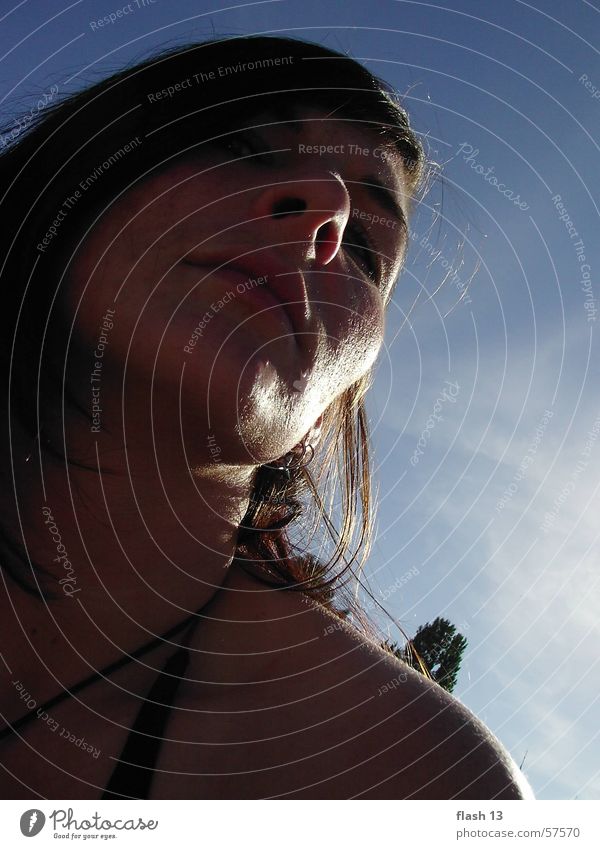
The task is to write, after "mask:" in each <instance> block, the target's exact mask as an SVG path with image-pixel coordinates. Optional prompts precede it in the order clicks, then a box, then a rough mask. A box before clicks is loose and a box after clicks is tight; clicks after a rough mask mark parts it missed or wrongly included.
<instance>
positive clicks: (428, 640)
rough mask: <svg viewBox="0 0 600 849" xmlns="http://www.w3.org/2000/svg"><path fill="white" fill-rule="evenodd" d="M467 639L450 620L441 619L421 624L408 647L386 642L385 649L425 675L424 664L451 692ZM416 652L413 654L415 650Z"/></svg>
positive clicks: (434, 678) (438, 681)
mask: <svg viewBox="0 0 600 849" xmlns="http://www.w3.org/2000/svg"><path fill="white" fill-rule="evenodd" d="M466 647H467V640H466V638H465V637H464V636H463V635H462V634H460V633H457V631H456V625H453V624H452V622H450V620H449V619H444V618H443V617H441V616H438V617H437V618H436V619H434V620H433V622H427V623H426V624H425V625H420V626H419V628H418V629H417V633H416V634H415V636H414V637H413V639H412V640H410V642H409V643H408V644H407V645H406V647H405V648H403V649H401V648H399V647H398V646H397V645H396V643H387V642H386V643H384V648H386V649H387V650H388V651H391V652H392V653H393V654H395V655H396V657H398V658H400V660H403V661H404V662H405V663H407V664H408V665H409V666H412V668H413V669H416V670H417V672H420V673H421V674H424V670H423V667H422V665H421V663H420V662H419V659H421V661H422V663H423V664H424V665H425V666H426V668H427V669H428V670H429V674H430V675H431V677H432V678H433V680H434V681H435V682H436V683H438V684H439V685H440V686H441V687H443V688H444V689H445V690H447V691H448V692H449V693H451V692H452V691H453V690H454V687H455V686H456V680H457V678H458V672H459V670H460V664H461V661H462V656H463V652H464V650H465V649H466ZM413 649H414V651H413Z"/></svg>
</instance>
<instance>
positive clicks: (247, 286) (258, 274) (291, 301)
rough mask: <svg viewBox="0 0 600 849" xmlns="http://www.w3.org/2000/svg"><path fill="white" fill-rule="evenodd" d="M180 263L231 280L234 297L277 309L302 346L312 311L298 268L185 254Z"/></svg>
mask: <svg viewBox="0 0 600 849" xmlns="http://www.w3.org/2000/svg"><path fill="white" fill-rule="evenodd" d="M183 264H184V265H191V266H193V267H195V268H202V269H204V270H205V271H206V272H207V276H209V274H210V273H211V272H212V273H219V274H224V275H225V276H228V277H229V278H230V279H231V281H232V282H233V283H235V296H236V298H243V299H248V300H251V301H253V302H254V303H255V304H256V305H257V306H262V308H263V309H264V310H265V311H266V310H273V309H277V311H278V312H279V311H281V312H282V313H283V314H284V315H285V318H286V323H287V324H288V326H289V332H290V333H291V334H292V335H293V336H294V339H295V342H296V344H297V345H298V347H303V342H304V341H307V340H308V339H309V338H310V335H311V334H310V332H309V326H310V323H311V318H312V311H311V307H310V303H309V300H308V295H307V291H306V283H305V281H304V276H303V274H302V272H301V271H299V270H298V269H294V268H292V267H290V266H288V265H285V264H284V263H280V262H277V261H275V260H273V259H271V258H265V259H264V260H258V259H253V260H250V259H246V258H244V259H240V260H227V259H223V258H222V257H219V258H214V259H209V258H206V257H202V258H201V259H200V258H198V260H194V258H193V257H189V258H188V259H186V260H184V261H183Z"/></svg>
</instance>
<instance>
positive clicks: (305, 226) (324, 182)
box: [252, 171, 350, 265]
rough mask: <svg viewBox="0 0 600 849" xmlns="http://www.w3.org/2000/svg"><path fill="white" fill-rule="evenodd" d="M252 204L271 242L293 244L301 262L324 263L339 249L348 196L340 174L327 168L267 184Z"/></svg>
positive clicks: (346, 219) (344, 225)
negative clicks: (324, 170)
mask: <svg viewBox="0 0 600 849" xmlns="http://www.w3.org/2000/svg"><path fill="white" fill-rule="evenodd" d="M253 207H254V208H253V210H252V212H253V215H255V216H256V218H258V219H260V222H261V225H264V227H265V228H266V230H267V231H268V232H265V236H267V237H271V236H272V238H271V239H270V242H271V244H281V243H284V244H288V245H289V246H290V247H292V246H296V247H297V248H301V250H302V258H301V259H302V260H303V261H307V262H314V263H315V264H316V265H327V263H329V262H331V261H332V260H333V259H334V258H335V256H336V255H337V253H338V251H339V250H340V245H341V243H342V238H343V234H344V230H345V228H346V224H347V222H348V218H349V216H350V196H349V194H348V190H347V188H346V185H345V184H344V181H343V180H342V178H341V177H340V176H339V174H337V173H335V172H334V171H327V172H326V173H324V172H320V173H318V174H316V173H313V174H311V175H303V177H302V178H301V179H295V180H289V181H282V182H278V183H277V184H275V185H272V186H266V187H264V188H263V189H261V190H260V191H259V193H258V195H257V197H256V200H255V202H254V204H253Z"/></svg>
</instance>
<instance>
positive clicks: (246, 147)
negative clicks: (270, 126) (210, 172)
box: [219, 130, 271, 159]
mask: <svg viewBox="0 0 600 849" xmlns="http://www.w3.org/2000/svg"><path fill="white" fill-rule="evenodd" d="M219 141H220V145H221V147H223V148H224V149H225V150H228V151H230V152H231V153H233V154H234V156H235V157H236V158H238V159H258V158H259V157H267V156H268V155H269V154H270V153H271V149H270V148H269V147H268V145H267V144H266V143H265V142H264V141H263V140H262V139H261V138H260V136H259V135H258V134H257V133H254V132H252V131H251V130H243V131H241V132H238V133H234V134H233V135H229V136H227V137H226V138H224V139H221V140H219Z"/></svg>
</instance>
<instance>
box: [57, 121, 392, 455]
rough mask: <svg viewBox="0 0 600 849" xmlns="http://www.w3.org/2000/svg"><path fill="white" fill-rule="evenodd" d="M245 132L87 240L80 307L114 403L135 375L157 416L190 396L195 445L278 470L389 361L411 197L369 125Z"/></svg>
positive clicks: (73, 278) (77, 273) (78, 275)
mask: <svg viewBox="0 0 600 849" xmlns="http://www.w3.org/2000/svg"><path fill="white" fill-rule="evenodd" d="M247 125H248V126H247V127H246V126H245V128H242V129H240V130H239V131H237V132H236V133H235V134H227V135H225V136H223V137H221V138H220V139H216V140H215V141H214V142H213V143H210V144H203V145H201V146H199V147H198V148H196V149H195V150H194V152H193V153H192V154H190V155H189V156H179V157H178V158H177V160H176V161H174V162H173V163H172V164H170V165H166V166H165V167H163V168H162V169H161V170H160V171H157V172H155V173H154V175H153V176H151V177H148V178H146V179H145V180H144V181H143V182H142V183H140V184H139V185H137V186H135V187H133V188H131V189H130V190H128V191H127V192H126V193H125V194H124V195H123V196H122V197H121V198H120V199H119V200H118V201H117V202H116V203H115V204H113V205H112V207H110V210H109V211H107V212H106V213H105V214H104V216H103V217H102V219H101V220H100V222H99V223H98V224H96V225H95V227H94V228H93V229H92V230H91V231H90V233H89V234H88V236H87V237H86V239H85V240H84V242H83V243H82V247H81V249H80V251H79V253H78V255H77V257H76V259H75V263H74V265H73V268H72V273H71V275H70V281H69V284H68V287H67V290H66V306H67V310H68V311H69V313H70V314H71V315H72V314H74V313H75V311H76V310H77V314H76V318H75V320H74V330H75V338H76V347H77V350H78V355H77V356H78V357H80V356H81V353H82V352H83V354H84V356H85V354H86V352H87V354H89V358H90V363H92V362H93V361H94V360H97V357H96V354H97V351H98V346H97V343H98V339H99V337H100V335H101V334H102V333H103V334H104V336H105V337H106V339H105V340H104V347H103V349H102V353H103V356H102V363H101V366H102V369H101V370H102V380H103V381H104V389H105V391H106V387H107V381H108V380H109V379H114V381H115V383H114V385H115V386H119V387H121V386H122V378H123V370H124V369H125V368H126V372H127V375H128V376H129V377H131V378H134V379H135V380H136V381H137V383H138V385H151V386H152V391H153V393H155V395H154V401H155V404H156V406H157V408H160V397H161V392H164V393H166V395H165V397H168V396H169V388H170V389H171V390H172V389H173V388H177V391H178V392H179V390H180V388H181V396H180V398H181V404H180V410H181V415H182V416H183V417H184V418H187V419H189V422H190V423H193V427H194V428H195V429H196V430H200V431H202V430H203V429H205V433H199V432H197V433H196V434H195V438H196V439H198V438H204V436H205V435H210V434H211V433H212V434H220V438H219V444H220V445H222V446H223V447H224V448H225V447H229V449H230V454H232V452H233V454H235V450H234V444H236V443H237V444H238V446H239V445H242V446H243V450H244V452H245V457H246V458H247V456H248V452H249V454H250V456H251V457H252V459H253V460H256V461H257V462H265V461H267V460H272V459H273V458H275V457H279V456H281V455H282V454H284V453H285V452H286V451H287V450H289V449H290V448H291V447H293V446H294V445H295V444H296V443H297V442H298V441H299V440H300V439H301V438H302V436H303V435H304V434H305V433H306V432H307V431H308V430H309V428H310V427H311V425H312V424H313V423H314V422H315V420H316V419H317V417H318V416H319V414H320V413H321V412H322V411H323V410H324V409H325V408H326V407H327V406H329V404H330V403H331V402H332V401H333V400H334V399H335V398H336V397H337V396H339V395H340V394H341V393H342V392H343V391H344V390H345V389H347V388H348V387H349V386H350V385H351V384H352V383H354V382H355V381H356V380H357V379H358V378H360V377H361V376H362V375H364V374H365V373H366V371H367V370H368V369H369V368H370V366H371V365H372V363H373V361H374V359H375V357H376V356H377V353H378V351H379V348H380V346H381V343H382V337H383V317H384V316H383V313H384V303H385V298H386V292H387V291H388V290H389V289H390V287H391V285H392V284H393V282H394V280H395V278H396V276H397V274H398V272H399V268H400V265H401V261H402V257H403V252H404V248H405V243H406V238H405V235H406V234H405V227H404V226H403V220H402V219H401V218H399V217H398V211H394V206H396V207H399V208H400V214H401V215H403V214H404V213H403V212H402V211H403V210H404V211H405V210H406V204H407V197H406V194H405V186H404V180H403V172H402V167H401V163H400V158H399V156H397V155H395V154H393V153H392V152H391V150H390V149H389V148H386V147H384V146H382V143H381V139H380V138H379V137H378V136H377V135H376V134H375V133H373V132H372V131H369V129H368V128H367V125H363V126H361V125H359V124H355V123H351V122H349V121H344V120H339V119H337V120H336V119H335V116H334V118H333V119H332V118H329V119H328V118H327V116H326V114H325V113H324V112H321V111H318V110H313V109H307V108H299V109H297V110H296V111H295V112H294V120H293V121H292V120H285V121H282V120H279V121H278V120H277V119H276V118H275V117H274V116H273V115H272V114H270V113H268V112H265V113H263V114H261V115H257V116H255V117H254V118H253V119H252V121H251V122H247ZM130 155H131V154H130ZM133 155H134V154H133ZM80 299H81V301H80ZM108 309H111V310H114V314H109V316H110V321H111V323H112V327H111V328H110V329H109V330H108V331H107V330H106V328H104V329H103V317H104V316H105V315H106V314H107V310H108ZM109 376H110V378H109ZM174 425H175V427H176V428H177V431H178V432H179V423H178V421H177V417H176V416H174ZM233 454H232V456H233Z"/></svg>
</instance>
